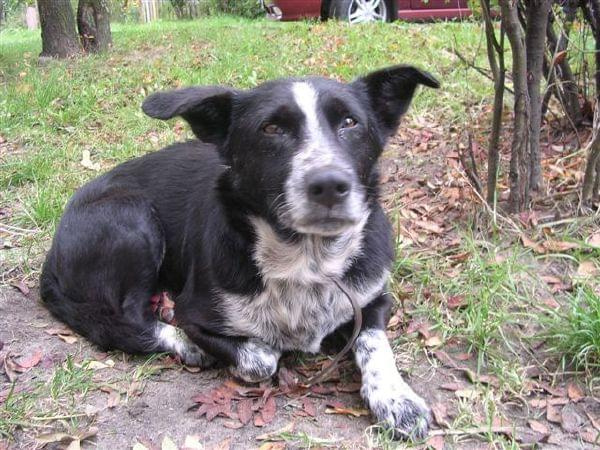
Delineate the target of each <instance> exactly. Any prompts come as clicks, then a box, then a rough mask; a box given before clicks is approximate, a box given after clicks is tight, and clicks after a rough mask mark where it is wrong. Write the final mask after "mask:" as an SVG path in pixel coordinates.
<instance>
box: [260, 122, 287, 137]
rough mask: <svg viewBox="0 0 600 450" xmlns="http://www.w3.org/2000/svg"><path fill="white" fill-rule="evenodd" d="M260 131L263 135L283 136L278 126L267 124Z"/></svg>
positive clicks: (281, 129)
mask: <svg viewBox="0 0 600 450" xmlns="http://www.w3.org/2000/svg"><path fill="white" fill-rule="evenodd" d="M262 130H263V133H265V134H268V135H275V134H283V128H281V127H280V126H279V125H275V124H274V123H267V124H265V125H263V128H262Z"/></svg>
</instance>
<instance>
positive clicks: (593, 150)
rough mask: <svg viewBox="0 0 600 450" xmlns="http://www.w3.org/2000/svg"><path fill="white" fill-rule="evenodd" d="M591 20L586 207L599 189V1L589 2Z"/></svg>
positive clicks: (584, 198) (583, 203) (582, 195)
mask: <svg viewBox="0 0 600 450" xmlns="http://www.w3.org/2000/svg"><path fill="white" fill-rule="evenodd" d="M590 6H591V18H590V19H591V20H589V23H590V25H591V26H592V30H593V32H594V40H595V41H596V48H595V50H596V52H595V63H596V64H595V67H596V74H595V77H594V80H595V82H596V111H595V113H594V133H593V135H592V140H591V142H590V144H589V146H588V152H589V153H588V157H587V161H586V167H585V174H584V176H583V185H582V188H581V204H582V205H586V206H587V205H588V204H589V203H590V201H591V200H592V196H597V195H598V189H599V188H600V180H599V177H600V173H599V172H600V170H599V169H600V0H591V1H590Z"/></svg>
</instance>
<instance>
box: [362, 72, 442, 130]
mask: <svg viewBox="0 0 600 450" xmlns="http://www.w3.org/2000/svg"><path fill="white" fill-rule="evenodd" d="M419 84H422V85H424V86H429V87H432V88H439V87H440V83H439V81H438V80H436V79H435V78H434V77H433V76H432V75H430V74H429V73H427V72H424V71H422V70H419V69H417V68H416V67H412V66H393V67H387V68H385V69H381V70H378V71H377V72H373V73H370V74H369V75H367V76H365V77H362V78H359V79H358V80H356V81H355V82H354V83H353V85H354V86H355V87H356V88H358V89H361V90H365V91H366V93H367V95H368V98H369V102H370V103H371V107H372V108H373V110H374V111H375V113H376V115H377V120H378V121H379V125H380V127H381V130H382V132H383V133H384V138H388V137H389V136H390V135H391V134H393V133H394V132H395V131H396V128H397V127H398V123H399V122H400V117H401V116H402V115H403V114H404V113H405V112H406V110H407V109H408V107H409V105H410V101H411V100H412V97H413V95H414V93H415V89H416V88H417V86H418V85H419Z"/></svg>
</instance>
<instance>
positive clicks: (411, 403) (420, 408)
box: [361, 377, 431, 441]
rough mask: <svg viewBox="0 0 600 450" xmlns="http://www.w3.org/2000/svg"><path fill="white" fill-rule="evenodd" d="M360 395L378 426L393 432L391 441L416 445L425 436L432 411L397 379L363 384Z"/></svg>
mask: <svg viewBox="0 0 600 450" xmlns="http://www.w3.org/2000/svg"><path fill="white" fill-rule="evenodd" d="M361 395H362V397H363V399H364V400H365V403H367V406H368V407H369V409H370V410H371V412H372V413H373V415H374V416H375V418H376V419H377V422H378V423H379V424H380V425H381V426H382V427H384V428H386V429H389V430H393V434H394V439H407V440H413V441H418V440H421V439H423V438H425V436H427V433H428V431H429V425H430V424H431V411H430V409H429V407H428V406H427V404H426V403H425V401H424V400H423V399H422V398H421V397H419V396H418V395H417V394H415V393H414V392H413V390H412V389H411V388H410V387H409V386H408V385H407V384H406V383H405V382H404V381H403V380H402V379H401V378H400V377H398V379H395V380H384V379H381V380H372V381H371V382H368V383H364V384H363V386H362V388H361Z"/></svg>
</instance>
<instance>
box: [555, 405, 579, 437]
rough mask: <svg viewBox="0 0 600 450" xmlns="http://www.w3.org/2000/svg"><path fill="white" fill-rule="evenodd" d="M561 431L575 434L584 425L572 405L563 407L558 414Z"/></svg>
mask: <svg viewBox="0 0 600 450" xmlns="http://www.w3.org/2000/svg"><path fill="white" fill-rule="evenodd" d="M560 418H561V425H562V429H563V430H565V431H566V432H567V433H577V432H579V431H580V430H581V428H582V427H583V425H584V424H585V420H584V418H583V417H582V416H581V415H580V414H579V413H578V412H577V407H576V406H575V405H574V404H573V403H569V404H567V405H565V406H564V407H563V409H562V411H561V412H560Z"/></svg>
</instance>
